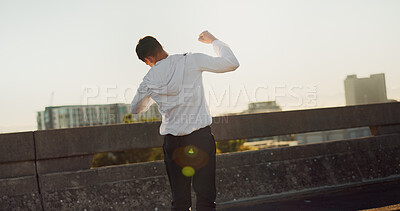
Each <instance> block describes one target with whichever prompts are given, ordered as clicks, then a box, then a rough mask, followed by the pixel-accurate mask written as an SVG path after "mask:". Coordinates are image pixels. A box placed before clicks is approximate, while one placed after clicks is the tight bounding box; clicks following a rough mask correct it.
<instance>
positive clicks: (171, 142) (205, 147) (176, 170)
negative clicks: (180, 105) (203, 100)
mask: <svg viewBox="0 0 400 211" xmlns="http://www.w3.org/2000/svg"><path fill="white" fill-rule="evenodd" d="M163 149H164V162H165V165H166V169H167V173H168V179H169V182H170V185H171V191H172V208H171V210H189V209H190V207H191V205H192V201H191V182H193V188H194V191H195V193H196V199H197V202H196V208H197V210H198V211H203V210H216V209H215V207H216V204H215V197H216V189H215V152H216V151H215V150H216V148H215V140H214V136H213V135H212V134H211V128H210V126H207V127H204V128H201V129H199V130H196V131H194V132H192V133H191V134H188V135H184V136H173V135H171V134H168V135H166V136H165V137H164V145H163ZM185 166H190V167H192V168H193V169H194V170H195V173H194V175H193V176H192V177H187V176H185V175H184V174H183V173H182V168H183V167H185ZM189 172H190V171H189Z"/></svg>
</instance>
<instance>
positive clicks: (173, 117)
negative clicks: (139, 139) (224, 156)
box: [131, 40, 239, 136]
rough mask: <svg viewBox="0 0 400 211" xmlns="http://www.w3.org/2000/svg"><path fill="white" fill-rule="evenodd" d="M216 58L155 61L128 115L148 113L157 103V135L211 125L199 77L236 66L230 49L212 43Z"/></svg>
mask: <svg viewBox="0 0 400 211" xmlns="http://www.w3.org/2000/svg"><path fill="white" fill-rule="evenodd" d="M212 45H213V47H214V51H215V53H216V54H217V55H218V56H217V57H212V56H208V55H206V54H202V53H193V54H192V53H189V54H176V55H170V56H168V57H167V58H165V59H163V60H160V61H158V62H157V63H156V64H155V65H154V66H153V67H152V68H151V69H150V70H149V72H148V73H147V74H146V76H145V77H144V78H143V81H142V83H141V84H140V86H139V88H138V90H137V94H136V95H135V97H134V99H133V100H132V103H131V112H132V113H133V114H137V113H140V112H144V111H147V110H148V109H149V107H150V105H151V104H153V103H154V102H156V103H157V104H158V109H159V111H160V113H161V116H162V123H161V126H160V134H161V135H166V134H172V135H175V136H182V135H187V134H190V133H191V132H193V131H195V130H198V129H200V128H203V127H205V126H207V125H210V124H211V123H212V117H211V115H210V111H209V108H208V105H207V103H206V100H205V94H204V88H203V81H202V73H203V71H209V72H214V73H224V72H229V71H234V70H236V69H237V68H238V67H239V62H238V60H237V59H236V57H235V55H234V54H233V52H232V50H231V49H230V48H229V46H228V45H227V44H225V43H223V42H222V41H220V40H215V41H213V42H212Z"/></svg>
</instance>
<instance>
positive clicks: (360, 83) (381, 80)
mask: <svg viewBox="0 0 400 211" xmlns="http://www.w3.org/2000/svg"><path fill="white" fill-rule="evenodd" d="M344 90H345V95H346V105H359V104H368V103H383V102H387V101H388V99H387V96H386V82H385V74H384V73H379V74H372V75H370V77H369V78H357V75H348V76H347V78H346V79H345V80H344Z"/></svg>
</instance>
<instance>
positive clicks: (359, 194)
mask: <svg viewBox="0 0 400 211" xmlns="http://www.w3.org/2000/svg"><path fill="white" fill-rule="evenodd" d="M219 210H221V211H247V210H252V211H269V210H271V211H280V210H282V211H283V210H299V211H301V210H306V211H314V210H315V211H330V210H332V211H337V210H385V211H387V210H400V180H395V181H390V182H386V183H385V182H384V183H378V184H371V185H363V186H359V187H353V188H346V189H344V190H340V191H331V192H326V193H314V194H308V195H303V196H298V197H295V198H285V197H280V198H276V199H275V200H270V201H268V202H262V200H259V201H258V202H253V203H247V204H244V203H242V204H240V203H237V206H236V207H232V208H227V209H219Z"/></svg>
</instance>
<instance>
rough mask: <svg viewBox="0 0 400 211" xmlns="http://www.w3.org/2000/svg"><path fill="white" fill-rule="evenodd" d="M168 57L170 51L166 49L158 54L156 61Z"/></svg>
mask: <svg viewBox="0 0 400 211" xmlns="http://www.w3.org/2000/svg"><path fill="white" fill-rule="evenodd" d="M167 57H168V53H167V52H165V51H162V52H161V53H160V54H158V55H157V58H156V63H157V62H158V61H161V60H163V59H165V58H167Z"/></svg>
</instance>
